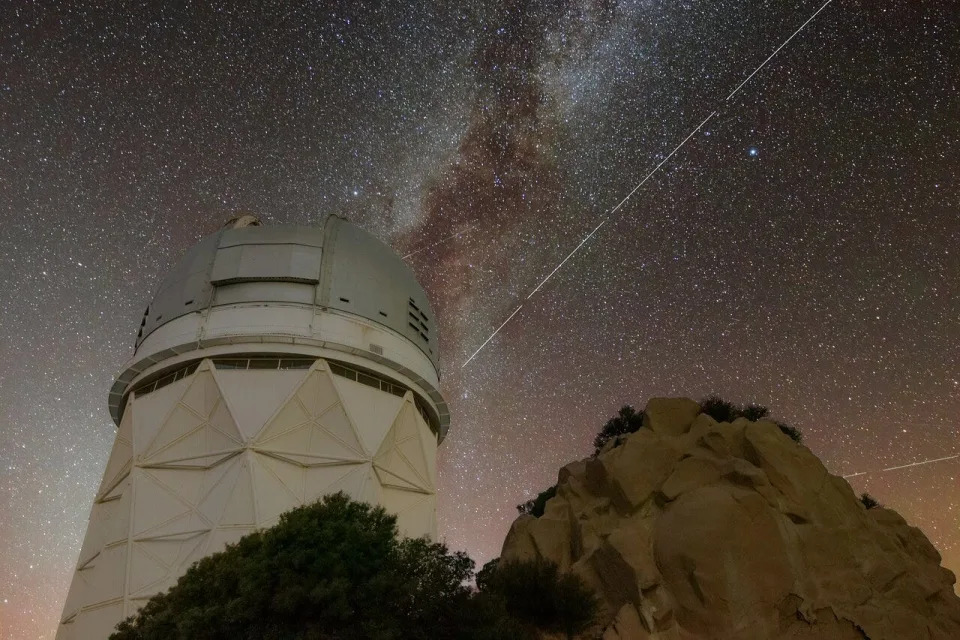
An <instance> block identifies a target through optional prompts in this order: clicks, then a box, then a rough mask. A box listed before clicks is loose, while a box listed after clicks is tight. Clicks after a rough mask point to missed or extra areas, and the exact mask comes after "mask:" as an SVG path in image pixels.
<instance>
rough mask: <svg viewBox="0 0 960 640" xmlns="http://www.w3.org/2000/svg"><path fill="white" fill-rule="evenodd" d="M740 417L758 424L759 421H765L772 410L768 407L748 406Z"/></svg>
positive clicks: (741, 411) (742, 410) (741, 412)
mask: <svg viewBox="0 0 960 640" xmlns="http://www.w3.org/2000/svg"><path fill="white" fill-rule="evenodd" d="M740 415H742V416H743V417H744V418H746V419H747V420H750V421H751V422H756V421H757V420H763V419H764V418H766V417H767V416H768V415H770V410H769V409H767V408H766V407H762V406H760V405H759V404H748V405H747V406H745V407H744V408H743V409H741V410H740Z"/></svg>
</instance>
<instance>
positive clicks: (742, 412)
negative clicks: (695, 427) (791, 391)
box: [700, 395, 803, 444]
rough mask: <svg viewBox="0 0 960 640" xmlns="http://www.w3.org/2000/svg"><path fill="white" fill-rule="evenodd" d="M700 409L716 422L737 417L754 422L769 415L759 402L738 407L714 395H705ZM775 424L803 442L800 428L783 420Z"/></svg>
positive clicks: (798, 442)
mask: <svg viewBox="0 0 960 640" xmlns="http://www.w3.org/2000/svg"><path fill="white" fill-rule="evenodd" d="M700 411H701V413H705V414H707V415H708V416H710V417H711V418H713V419H714V420H716V421H717V422H733V421H734V420H736V419H737V418H746V419H747V420H750V421H751V422H756V421H757V420H763V419H764V418H767V417H769V416H770V410H769V409H767V408H766V407H764V406H761V405H759V404H748V405H747V406H745V407H740V406H737V405H735V404H733V403H732V402H727V401H726V400H723V399H722V398H720V397H719V396H716V395H711V396H707V397H706V398H704V399H703V400H701V401H700ZM775 424H776V425H777V426H778V427H779V428H780V431H782V432H783V433H785V434H786V435H787V436H788V437H789V438H790V439H791V440H793V441H794V442H796V443H797V444H800V443H801V442H803V434H802V433H801V432H800V429H797V428H796V427H791V426H790V425H788V424H785V423H783V422H775Z"/></svg>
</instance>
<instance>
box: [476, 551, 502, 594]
mask: <svg viewBox="0 0 960 640" xmlns="http://www.w3.org/2000/svg"><path fill="white" fill-rule="evenodd" d="M499 565H500V558H494V559H493V560H490V561H488V562H487V564H485V565H483V566H482V567H481V568H480V571H477V589H480V590H481V591H483V590H484V589H486V588H487V587H488V586H489V585H490V578H491V577H492V576H493V574H494V572H495V571H496V570H497V567H498V566H499Z"/></svg>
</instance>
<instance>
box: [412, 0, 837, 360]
mask: <svg viewBox="0 0 960 640" xmlns="http://www.w3.org/2000/svg"><path fill="white" fill-rule="evenodd" d="M831 2H833V0H827V1H826V2H824V3H823V5H822V6H821V7H820V8H819V9H817V11H816V12H815V13H814V14H813V15H812V16H810V17H809V18H807V21H806V22H804V23H803V24H802V25H800V28H799V29H797V30H796V31H794V32H793V33H792V34H791V35H790V37H789V38H787V39H786V40H784V41H783V42H782V43H781V44H780V46H779V47H777V48H776V49H774V51H773V53H771V54H770V56H769V57H768V58H767V59H766V60H764V61H763V62H762V63H760V66H758V67H757V68H756V69H754V70H753V73H751V74H750V75H748V76H747V77H746V79H745V80H744V81H743V82H741V83H740V84H739V85H738V86H737V88H736V89H734V90H733V91H731V92H730V95H728V96H727V97H726V100H724V101H725V102H727V101H729V100H730V99H731V98H732V97H733V96H735V95H737V93H739V91H740V90H741V89H742V88H743V87H744V86H745V85H746V84H747V83H748V82H750V80H751V79H752V78H753V77H754V76H755V75H757V73H759V72H760V71H761V70H762V69H763V68H764V67H765V66H767V64H768V63H769V62H770V61H771V60H773V59H774V57H776V55H777V54H778V53H780V50H781V49H783V48H784V47H785V46H787V45H788V44H789V43H790V41H791V40H793V39H794V38H795V37H796V36H797V34H799V33H800V32H801V31H803V30H804V29H805V28H806V26H807V25H808V24H810V23H811V22H813V19H814V18H816V17H817V16H818V15H820V13H821V12H822V11H823V10H824V9H826V8H827V7H828V6H829V5H830V3H831ZM717 113H718V112H717V111H711V112H710V115H708V116H707V117H706V118H705V119H704V121H703V122H701V123H700V124H699V125H697V127H696V128H695V129H694V130H693V131H691V132H690V134H689V135H688V136H687V137H686V138H684V139H683V142H681V143H680V144H678V145H677V146H676V148H675V149H674V150H673V151H671V152H670V154H669V155H668V156H667V157H666V158H664V159H663V160H661V161H660V164H658V165H657V166H656V167H654V168H653V169H652V170H651V171H650V173H648V174H647V175H646V176H644V178H643V180H641V181H640V182H639V183H638V184H637V186H635V187H634V188H633V190H632V191H630V193H628V194H627V195H626V196H625V197H624V198H623V200H621V201H620V202H619V203H618V204H617V206H615V207H614V208H613V209H611V210H610V211H609V212H607V214H606V215H605V216H604V219H603V220H602V221H601V222H600V224H598V225H597V226H596V227H594V229H593V231H591V232H590V233H588V234H587V235H586V236H584V238H583V239H582V240H581V241H580V244H578V245H577V246H576V247H575V248H574V249H573V251H571V252H570V253H569V254H568V255H567V257H566V258H564V259H563V260H562V261H561V262H560V264H558V265H557V266H556V267H554V269H553V271H551V272H550V274H549V275H548V276H547V277H546V278H544V279H543V280H542V281H541V282H540V284H538V285H537V288H536V289H534V290H533V291H531V292H530V295H528V296H527V300H529V299H530V298H531V297H533V295H534V294H535V293H537V292H538V291H540V288H541V287H543V285H545V284H546V283H547V281H548V280H550V278H552V277H553V276H554V274H556V273H557V271H559V270H560V269H561V267H563V265H564V264H566V263H567V261H568V260H569V259H570V258H572V257H573V256H574V255H575V254H576V253H577V252H578V251H580V249H581V248H582V247H583V245H585V244H586V243H587V242H588V241H589V240H590V239H591V238H592V237H593V236H594V235H595V234H596V233H597V231H599V230H600V228H601V227H602V226H603V225H605V224H606V223H607V222H609V221H610V218H611V217H612V216H613V214H615V213H616V212H617V211H618V210H619V209H620V207H622V206H623V205H625V204H626V203H627V201H629V200H630V198H631V197H632V196H633V194H635V193H636V192H637V191H639V190H640V188H641V187H642V186H643V185H644V184H646V183H647V181H648V180H649V179H650V178H652V177H653V176H654V174H656V173H657V171H659V170H660V168H661V167H662V166H663V165H664V164H666V163H667V161H669V160H670V158H672V157H673V156H674V155H675V154H676V153H677V152H678V151H680V149H682V148H683V146H684V145H685V144H687V142H688V141H689V140H690V138H692V137H693V136H694V135H696V133H697V132H698V131H700V130H701V129H702V128H703V127H704V126H705V125H706V124H707V123H708V122H710V119H711V118H713V117H714V116H716V115H717ZM448 239H449V238H447V239H444V240H441V242H445V241H446V240H448ZM410 255H412V254H410ZM404 257H405V258H406V257H407V256H404ZM522 308H523V305H522V304H521V305H520V306H519V307H517V308H516V310H515V311H514V312H513V313H511V314H510V317H509V318H507V319H506V320H505V321H504V322H503V324H501V325H500V326H499V327H497V330H496V331H494V332H493V333H492V334H490V337H489V338H487V339H486V340H485V341H484V343H483V344H482V345H480V348H479V349H477V350H476V351H474V352H473V355H471V356H470V357H469V358H467V361H466V362H464V363H463V364H462V365H460V368H461V369H462V368H464V367H466V366H467V365H468V364H470V361H471V360H473V359H474V358H475V357H477V354H478V353H480V351H482V350H483V348H484V347H485V346H487V345H488V344H489V343H490V341H491V340H493V337H494V336H496V335H497V334H498V333H500V330H501V329H503V327H505V326H506V324H507V323H508V322H510V320H512V319H513V317H514V316H515V315H517V312H518V311H520V309H522Z"/></svg>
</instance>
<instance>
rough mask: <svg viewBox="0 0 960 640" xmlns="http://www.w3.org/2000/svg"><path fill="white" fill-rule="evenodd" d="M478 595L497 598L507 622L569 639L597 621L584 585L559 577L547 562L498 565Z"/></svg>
mask: <svg viewBox="0 0 960 640" xmlns="http://www.w3.org/2000/svg"><path fill="white" fill-rule="evenodd" d="M484 568H485V569H486V567H484ZM481 593H483V594H486V595H487V596H488V597H490V596H493V597H498V598H499V599H500V600H501V601H502V603H503V605H504V606H505V608H506V611H507V614H508V616H509V617H510V618H512V619H515V620H518V621H519V622H521V623H522V624H524V625H526V626H528V627H531V628H535V629H538V630H540V631H544V632H547V633H563V634H566V636H567V637H568V638H572V637H573V636H574V635H576V634H578V633H581V632H583V631H585V630H586V629H588V628H589V627H590V626H592V625H593V623H594V621H595V619H596V617H597V610H598V601H597V598H596V597H595V596H594V594H593V593H592V592H591V591H590V589H589V588H588V587H587V586H586V585H585V584H584V583H583V581H582V580H581V579H580V578H579V577H578V576H577V575H575V574H572V573H560V570H559V568H558V567H557V565H556V564H554V563H552V562H548V561H546V560H535V561H533V562H509V563H503V562H499V563H498V564H497V565H495V567H494V568H493V569H492V570H491V571H490V572H489V574H488V575H487V577H486V578H485V580H484V587H483V590H482V591H481Z"/></svg>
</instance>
